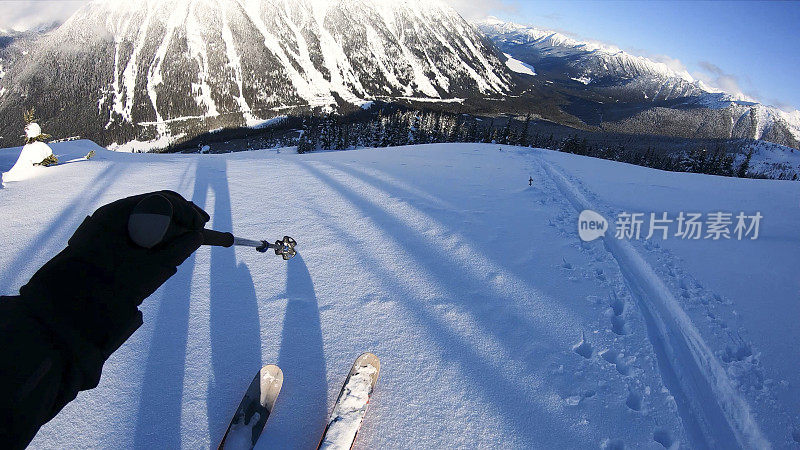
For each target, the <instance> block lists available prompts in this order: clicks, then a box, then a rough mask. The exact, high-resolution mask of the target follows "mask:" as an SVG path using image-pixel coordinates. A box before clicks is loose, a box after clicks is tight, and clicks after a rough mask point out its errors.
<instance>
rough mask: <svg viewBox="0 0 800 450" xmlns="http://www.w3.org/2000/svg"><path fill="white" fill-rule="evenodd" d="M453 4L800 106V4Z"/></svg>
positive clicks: (788, 105)
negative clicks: (593, 42) (607, 46)
mask: <svg viewBox="0 0 800 450" xmlns="http://www.w3.org/2000/svg"><path fill="white" fill-rule="evenodd" d="M453 3H454V6H455V7H456V9H458V10H460V11H461V12H462V14H464V15H468V16H472V17H473V18H476V17H478V16H481V15H486V14H493V15H495V16H497V17H499V18H501V19H505V20H510V21H515V22H520V23H525V24H531V25H534V26H537V27H542V28H549V29H555V30H557V31H564V32H568V33H570V34H572V35H574V36H576V37H580V38H588V39H592V40H597V41H601V42H606V43H609V44H613V45H616V46H618V47H620V48H622V49H623V50H626V51H629V52H631V53H634V54H637V55H642V56H650V57H654V58H655V59H661V60H664V61H665V62H666V61H669V62H671V63H672V64H674V65H676V66H678V65H683V66H684V67H686V69H687V70H688V72H689V73H690V74H692V76H693V77H695V78H698V79H702V80H703V81H705V82H707V83H709V84H712V85H714V86H715V87H718V88H721V89H724V90H726V91H736V90H738V91H740V92H743V93H745V94H747V95H749V96H751V97H754V98H756V99H757V100H759V101H761V102H764V103H767V104H771V105H774V106H779V107H782V108H784V109H787V108H791V109H800V2H796V1H795V2H777V1H776V2H746V1H735V2H729V1H706V2H698V1H681V2H662V1H603V2H601V1H539V0H525V1H522V0H521V1H511V0H509V1H501V0H497V1H492V0H489V1H484V2H482V1H480V0H478V1H474V0H473V1H469V0H463V1H460V0H453ZM476 3H480V4H482V5H483V6H478V5H476ZM666 57H669V58H666Z"/></svg>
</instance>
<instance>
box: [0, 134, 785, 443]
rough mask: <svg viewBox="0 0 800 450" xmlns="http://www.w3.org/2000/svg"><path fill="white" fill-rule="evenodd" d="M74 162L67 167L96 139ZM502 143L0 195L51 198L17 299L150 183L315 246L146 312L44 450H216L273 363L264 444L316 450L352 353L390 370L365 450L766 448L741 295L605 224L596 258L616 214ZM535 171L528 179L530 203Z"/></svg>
mask: <svg viewBox="0 0 800 450" xmlns="http://www.w3.org/2000/svg"><path fill="white" fill-rule="evenodd" d="M59 145H61V146H59V147H58V149H59V150H57V151H56V153H57V154H58V155H59V157H62V156H63V155H62V154H63V153H64V152H65V151H66V150H61V149H62V148H63V149H73V148H75V149H77V150H75V152H76V154H81V155H82V154H85V153H86V151H87V148H86V146H87V145H89V144H87V143H86V142H85V141H83V142H81V141H77V142H73V143H65V144H59ZM499 148H500V151H499V152H498V146H493V145H475V144H446V145H430V146H412V147H407V148H398V149H392V150H387V149H380V150H373V149H367V150H358V151H351V152H322V153H313V154H308V155H293V154H287V153H288V152H281V154H280V155H276V154H275V152H270V151H260V152H246V153H240V154H234V155H202V156H197V155H194V156H190V155H122V154H115V153H109V152H105V151H104V150H101V149H97V151H98V156H96V158H95V159H93V160H92V161H88V162H87V161H79V162H78V164H71V163H70V164H64V165H63V166H57V167H56V168H54V170H53V171H52V172H48V174H47V175H45V176H43V178H41V179H37V180H28V181H27V182H23V183H15V184H11V185H9V186H7V187H6V189H0V200H1V201H3V202H4V204H5V202H10V204H11V205H17V207H21V206H20V205H23V204H24V200H23V197H26V196H32V197H35V198H46V199H47V200H46V201H51V202H53V203H52V207H51V208H46V209H45V211H46V212H45V213H44V214H42V215H41V217H39V213H37V214H34V215H33V216H29V215H8V214H6V216H7V218H6V219H5V222H4V223H6V224H7V227H6V230H5V231H2V232H5V233H12V234H13V235H14V238H13V239H11V238H9V237H8V236H5V235H3V236H4V238H6V239H8V242H14V243H15V247H16V246H21V247H22V248H21V250H20V251H19V252H18V253H17V252H14V253H0V262H2V263H3V264H2V266H0V267H13V268H14V270H13V271H11V270H8V269H2V270H0V292H2V293H9V292H12V291H14V290H15V289H16V288H17V287H18V286H19V285H20V284H21V283H23V282H24V281H25V280H26V279H27V277H29V276H30V275H31V274H32V273H33V271H35V270H36V268H38V267H39V266H40V265H41V264H42V263H43V262H44V261H46V260H47V259H48V258H49V257H50V256H51V255H52V254H55V253H56V252H57V251H58V250H59V249H60V248H61V246H62V245H63V242H64V241H65V240H66V238H67V237H68V236H69V234H70V233H71V231H72V230H74V228H75V227H76V226H77V225H78V224H79V223H80V221H81V220H82V219H83V217H84V215H85V214H87V213H88V212H90V211H92V210H93V209H94V208H96V207H97V206H99V205H102V204H103V203H105V202H107V201H110V200H112V199H114V198H119V197H122V196H124V195H130V194H133V193H139V192H141V191H143V190H152V189H161V188H169V189H175V190H177V191H178V192H180V193H182V194H183V195H184V196H186V197H187V198H191V199H192V200H193V201H195V203H197V204H198V205H200V206H201V207H204V208H205V209H206V210H208V211H209V213H211V215H212V218H213V222H212V224H213V226H214V227H215V228H218V229H226V230H227V229H231V230H233V231H234V233H236V234H237V235H241V236H243V237H251V236H250V235H253V236H252V237H258V235H260V234H262V233H265V234H267V235H268V236H265V237H269V238H275V237H279V235H281V236H282V235H283V234H284V233H285V234H289V235H294V237H296V238H297V239H298V241H299V242H300V245H299V246H298V250H299V252H300V253H299V254H298V256H297V257H296V258H295V259H293V260H291V261H289V262H288V263H285V262H283V261H281V260H280V259H279V258H266V259H265V258H264V256H262V255H260V254H255V252H252V251H247V249H235V250H234V249H222V248H212V249H208V248H202V249H201V250H199V251H198V252H196V254H195V255H193V256H192V257H191V258H190V259H188V260H187V261H186V263H184V264H183V265H182V266H181V268H180V270H179V271H178V274H176V275H175V276H174V277H173V278H172V279H170V280H169V281H168V282H167V283H166V284H165V285H164V286H163V287H162V288H161V289H160V290H159V291H158V292H157V293H156V294H154V295H153V296H152V298H151V299H149V300H148V301H146V302H145V303H144V304H143V312H144V315H145V324H144V326H143V327H142V329H141V330H139V331H138V332H137V333H135V334H134V336H133V337H132V338H131V340H130V341H129V342H128V343H127V344H126V345H125V346H123V347H122V348H121V349H120V351H118V352H117V353H115V354H114V355H113V356H112V358H111V359H110V360H109V362H108V363H107V364H106V367H105V369H104V374H103V378H102V379H101V384H100V386H99V387H98V388H97V389H95V390H93V391H90V392H85V393H81V394H80V395H79V397H78V400H76V401H75V402H73V403H71V404H70V405H68V406H67V407H66V408H65V409H64V411H63V412H62V413H61V414H59V416H57V417H56V418H55V419H54V420H53V421H52V422H50V423H49V424H47V425H46V426H45V427H43V429H42V430H41V432H40V433H39V435H38V436H37V437H36V440H35V441H34V442H33V445H32V447H33V448H71V447H117V448H119V447H135V448H155V447H160V448H202V447H209V446H213V445H216V443H217V442H218V441H219V439H220V438H221V437H222V433H224V430H225V426H226V425H227V421H228V420H229V419H230V415H231V414H232V413H233V411H234V410H235V408H236V405H237V404H238V402H239V401H240V399H241V395H242V394H243V390H244V389H245V388H246V386H247V385H248V384H249V383H250V381H251V379H252V374H253V372H254V371H255V370H257V368H258V367H260V366H261V365H262V364H266V363H277V364H278V365H279V366H280V367H281V368H282V369H283V371H284V374H285V379H284V386H283V390H282V392H281V396H280V398H279V399H278V402H277V405H276V409H275V412H274V414H273V416H271V417H270V419H269V422H268V423H267V426H266V428H265V431H264V434H263V435H262V438H261V440H260V441H259V443H258V448H313V447H314V446H316V444H317V442H318V439H319V437H320V433H321V432H322V429H323V428H324V426H325V420H326V418H327V416H328V413H329V412H330V408H331V406H332V404H333V401H334V400H335V395H336V393H338V389H339V388H340V387H341V383H342V381H343V379H344V376H345V375H346V373H347V369H348V368H349V367H350V364H351V363H352V359H353V358H355V356H357V354H359V353H361V352H362V351H365V350H369V351H373V352H374V353H375V354H376V355H378V356H379V357H380V358H381V360H382V366H383V369H382V374H381V380H380V381H379V382H378V385H377V388H376V391H375V394H374V396H373V399H372V405H371V406H370V411H369V412H368V414H367V417H366V419H365V422H364V425H363V427H362V429H361V432H360V434H359V438H358V439H357V441H356V447H357V448H381V447H383V448H397V447H403V448H433V447H458V448H468V447H471V448H487V447H496V446H498V444H499V443H501V442H502V446H503V447H504V448H531V447H536V448H553V447H569V448H579V447H580V448H582V447H597V446H600V447H602V448H623V447H630V446H632V447H636V448H642V447H646V448H661V447H663V448H672V449H676V448H683V447H689V448H736V447H741V448H769V446H770V443H769V442H767V440H766V439H765V437H764V436H763V433H762V431H761V430H760V429H759V426H758V425H757V424H756V423H755V421H754V420H753V418H752V416H751V413H750V408H751V406H752V405H748V401H750V402H753V401H754V400H753V397H752V396H749V397H747V398H743V397H742V393H741V392H740V389H743V388H744V387H746V386H748V383H756V382H757V380H758V379H761V378H763V375H761V374H760V372H759V371H760V370H761V369H760V367H759V366H758V365H757V361H756V360H755V358H753V357H751V356H748V355H750V354H752V353H753V352H755V350H754V349H753V348H752V346H751V345H750V344H749V342H748V341H747V335H746V333H744V332H743V330H741V329H740V328H738V324H737V323H736V318H735V312H732V311H730V309H731V304H730V302H728V301H726V300H725V299H723V298H721V297H719V296H717V295H716V294H714V293H712V292H709V291H707V290H705V289H704V288H703V287H702V286H700V284H699V283H698V282H697V281H696V280H694V278H692V277H691V275H690V274H688V273H686V271H685V270H683V268H682V267H681V264H680V261H678V260H677V259H676V258H674V257H672V256H671V255H669V254H668V252H666V251H665V250H663V249H661V248H659V247H658V245H657V244H650V243H645V244H643V247H642V249H640V250H638V251H637V249H635V248H634V246H633V245H631V244H630V243H627V242H621V241H617V240H616V239H613V230H612V231H609V232H610V233H612V235H611V236H612V237H611V238H609V239H606V240H605V242H604V244H605V246H602V245H600V244H599V242H594V243H582V242H580V241H579V240H578V239H577V236H576V233H575V224H576V222H577V212H579V211H580V210H582V209H593V210H596V211H599V212H601V213H602V214H604V215H605V216H606V217H607V218H608V217H612V216H611V214H610V212H609V211H608V208H607V207H606V205H605V204H604V203H603V201H602V199H600V198H598V197H597V196H596V195H595V194H593V193H592V192H590V191H589V190H587V189H586V188H585V187H583V185H582V184H581V182H580V181H579V180H576V179H574V177H570V176H569V174H568V173H564V172H563V171H562V169H559V168H558V166H557V165H556V164H555V163H553V162H549V161H548V160H547V158H546V157H545V156H546V153H545V151H542V150H529V149H524V150H522V149H514V148H513V147H499ZM503 149H506V150H510V151H503ZM2 156H3V155H2V154H0V157H2ZM65 159H66V158H65ZM3 161H4V160H3V159H2V158H0V163H3ZM0 165H1V164H0ZM51 173H57V174H63V175H64V178H63V179H64V180H65V181H64V182H65V183H68V184H67V185H64V188H63V189H61V188H59V186H60V185H59V184H58V183H59V182H61V181H59V180H58V179H57V177H55V176H54V175H51ZM487 174H488V176H487ZM494 174H502V176H496V175H494ZM529 174H530V175H532V176H533V177H534V179H535V180H536V183H534V185H533V186H530V187H529V186H528V185H527V183H526V184H525V186H524V189H521V187H520V186H519V185H518V184H517V182H518V181H519V180H522V179H525V180H527V178H528V176H529ZM76 180H78V181H77V182H76ZM271 180H280V183H279V182H277V181H271ZM25 183H27V184H25ZM48 183H54V184H52V185H49V184H48ZM76 189H77V190H76ZM75 192H81V195H80V196H75V197H74V198H73V197H71V196H73V195H74V193H75ZM48 195H50V196H52V198H50V197H46V196H48ZM289 200H291V201H289ZM265 205H266V206H265ZM271 205H280V207H273V206H271ZM598 208H599V209H598ZM10 210H14V207H12V208H11V209H6V210H5V211H10ZM0 213H1V212H0ZM6 216H4V217H6ZM31 221H35V222H36V223H41V224H43V225H38V226H33V225H32V222H31ZM511 237H513V238H511ZM17 243H21V245H20V244H17ZM522 243H529V244H527V245H523V244H522ZM512 247H513V248H512ZM640 251H641V252H643V253H642V254H640V253H639V252H640ZM653 259H656V261H657V264H654V263H653ZM662 280H663V281H662ZM676 293H677V294H676ZM696 324H700V325H703V326H701V327H700V328H701V329H700V330H698V328H697V326H696ZM701 333H702V334H701ZM709 333H710V334H709ZM709 339H712V340H711V341H709ZM712 348H714V349H716V352H717V354H714V353H713V352H712V350H711V349H712ZM722 349H724V351H723V350H722ZM719 355H721V356H719ZM720 358H721V359H722V360H723V362H724V364H723V363H721V362H720V360H719V359H720ZM726 368H727V369H728V371H727V372H726V370H725V369H726ZM298 374H302V375H298ZM753 380H756V381H753ZM421 387H424V389H421ZM756 391H759V389H757V390H756ZM465 399H468V400H466V401H465ZM755 401H756V402H757V403H756V405H757V406H758V409H757V410H758V411H759V412H760V413H761V414H762V417H763V414H764V413H765V412H768V411H769V412H771V410H770V409H769V405H768V403H769V399H760V398H756V399H755ZM765 405H766V406H765ZM86 411H92V414H87V413H86ZM774 419H775V420H780V421H783V420H785V419H786V418H785V417H783V416H778V415H776V416H775V417H774ZM762 420H763V419H762ZM467 423H468V424H470V426H469V427H464V424H467ZM781 423H782V422H781ZM532 424H535V426H532ZM786 429H787V430H792V431H790V433H789V434H790V435H791V433H792V432H794V433H795V434H800V433H798V432H796V431H793V430H794V429H793V428H792V427H791V425H788V426H786ZM788 439H790V441H787V442H791V439H794V441H795V442H797V441H798V440H799V439H798V437H797V436H795V435H791V436H790V437H789V438H788ZM785 445H786V444H784V445H782V446H785ZM788 445H791V444H788Z"/></svg>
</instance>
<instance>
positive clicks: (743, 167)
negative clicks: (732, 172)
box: [736, 149, 753, 178]
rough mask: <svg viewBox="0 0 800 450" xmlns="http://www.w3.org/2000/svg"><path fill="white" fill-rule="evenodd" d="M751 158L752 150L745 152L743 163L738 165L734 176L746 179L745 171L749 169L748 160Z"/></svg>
mask: <svg viewBox="0 0 800 450" xmlns="http://www.w3.org/2000/svg"><path fill="white" fill-rule="evenodd" d="M752 157H753V149H750V151H748V152H747V154H746V155H745V156H744V161H742V164H740V165H739V168H738V169H737V170H736V176H737V177H739V178H746V177H747V171H748V170H749V169H750V159H751V158H752Z"/></svg>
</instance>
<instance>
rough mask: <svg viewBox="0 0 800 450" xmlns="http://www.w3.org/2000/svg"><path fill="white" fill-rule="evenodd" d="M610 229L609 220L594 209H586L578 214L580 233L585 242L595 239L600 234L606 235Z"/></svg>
mask: <svg viewBox="0 0 800 450" xmlns="http://www.w3.org/2000/svg"><path fill="white" fill-rule="evenodd" d="M606 231H608V221H607V220H606V218H605V217H603V216H601V215H600V214H598V213H596V212H594V211H592V210H591V209H584V210H583V211H581V214H580V216H578V235H580V237H581V240H583V241H585V242H590V241H593V240H595V239H597V238H599V237H600V236H605V235H606Z"/></svg>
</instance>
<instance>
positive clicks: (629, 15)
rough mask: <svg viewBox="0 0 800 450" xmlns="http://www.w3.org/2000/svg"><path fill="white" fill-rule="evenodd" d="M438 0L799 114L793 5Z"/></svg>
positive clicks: (799, 37) (31, 14)
mask: <svg viewBox="0 0 800 450" xmlns="http://www.w3.org/2000/svg"><path fill="white" fill-rule="evenodd" d="M398 1H399V0H398ZM445 1H446V2H448V3H451V4H452V5H453V6H454V7H455V8H456V9H457V10H458V11H460V12H461V13H462V14H463V15H464V16H465V17H467V18H482V17H485V16H487V15H490V14H491V15H495V16H497V17H499V18H501V19H505V20H510V21H514V22H520V23H525V24H530V25H535V26H538V27H542V28H549V29H553V30H556V31H561V32H566V33H568V34H571V35H573V36H575V37H579V38H584V39H591V40H596V41H601V42H605V43H608V44H613V45H616V46H618V47H620V48H622V49H623V50H626V51H628V52H630V53H633V54H636V55H641V56H648V57H651V58H653V59H657V60H659V61H662V62H667V63H669V64H671V65H673V66H675V67H684V68H685V69H686V70H687V71H688V72H689V73H690V74H691V75H692V76H693V77H695V78H697V79H701V80H703V81H705V82H706V83H709V84H711V85H712V86H714V87H717V88H720V89H723V90H726V91H728V92H743V93H744V94H746V95H749V96H750V97H753V98H755V99H757V100H759V101H761V102H763V103H766V104H770V105H774V106H778V107H781V108H783V109H800V2H798V1H793V2H788V1H787V2H780V1H776V2H747V1H734V2H729V1H705V2H699V1H680V2H663V1H575V0H573V1H552V0H550V1H546V0H445ZM84 3H86V0H59V1H3V0H0V28H12V27H17V28H19V27H22V28H25V27H31V26H35V25H37V24H38V22H42V21H48V20H63V19H65V18H66V17H68V16H69V15H70V14H71V13H72V12H74V11H75V10H76V9H77V8H79V7H80V6H81V5H83V4H84Z"/></svg>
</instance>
